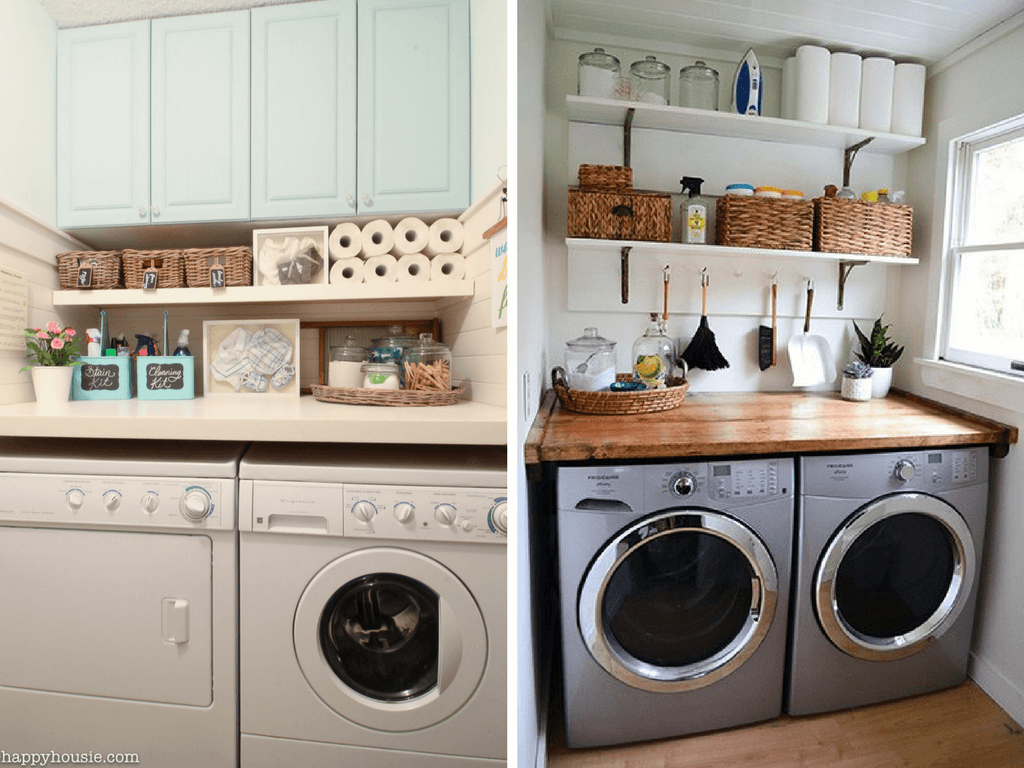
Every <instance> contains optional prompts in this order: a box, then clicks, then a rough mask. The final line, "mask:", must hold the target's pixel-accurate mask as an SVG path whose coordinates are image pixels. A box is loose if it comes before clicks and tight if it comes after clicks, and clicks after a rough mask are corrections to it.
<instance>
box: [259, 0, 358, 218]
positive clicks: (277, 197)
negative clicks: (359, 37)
mask: <svg viewBox="0 0 1024 768" xmlns="http://www.w3.org/2000/svg"><path fill="white" fill-rule="evenodd" d="M355 157H356V4H355V0H326V2H312V3H295V4H293V5H279V6H274V7H269V8H254V9H253V11H252V217H253V218H254V219H273V218H295V217H311V216H351V215H353V214H355V213H356V202H355V201H356V198H355V195H356V164H355Z"/></svg>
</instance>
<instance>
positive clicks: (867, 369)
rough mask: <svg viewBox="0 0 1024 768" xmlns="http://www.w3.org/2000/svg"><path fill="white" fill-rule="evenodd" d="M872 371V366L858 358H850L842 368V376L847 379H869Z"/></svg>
mask: <svg viewBox="0 0 1024 768" xmlns="http://www.w3.org/2000/svg"><path fill="white" fill-rule="evenodd" d="M874 372H875V371H874V368H872V367H871V366H870V365H868V364H867V363H864V362H861V361H860V360H851V361H850V362H849V363H847V364H846V367H845V368H843V376H845V377H846V378H848V379H870V378H871V374H872V373H874Z"/></svg>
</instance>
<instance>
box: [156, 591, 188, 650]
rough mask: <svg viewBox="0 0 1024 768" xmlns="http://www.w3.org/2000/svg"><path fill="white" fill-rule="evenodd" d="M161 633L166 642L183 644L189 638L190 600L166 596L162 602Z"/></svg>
mask: <svg viewBox="0 0 1024 768" xmlns="http://www.w3.org/2000/svg"><path fill="white" fill-rule="evenodd" d="M160 609H161V610H160V613H161V619H162V621H161V635H162V636H163V639H164V642H165V643H174V644H175V645H181V644H183V643H187V642H188V639H189V630H188V600H175V599H174V598H173V597H167V598H164V599H163V601H162V602H161V603H160Z"/></svg>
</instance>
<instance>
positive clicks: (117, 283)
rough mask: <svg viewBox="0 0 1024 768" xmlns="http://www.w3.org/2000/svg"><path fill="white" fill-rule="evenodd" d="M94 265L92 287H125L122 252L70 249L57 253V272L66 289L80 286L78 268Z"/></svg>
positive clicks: (69, 289) (62, 287) (61, 284)
mask: <svg viewBox="0 0 1024 768" xmlns="http://www.w3.org/2000/svg"><path fill="white" fill-rule="evenodd" d="M81 266H90V267H92V285H90V286H89V287H90V288H95V289H99V290H104V289H107V288H124V283H123V282H121V254H120V252H119V251H69V252H68V253H58V254H57V273H58V274H59V275H60V287H61V289H62V290H65V291H72V290H75V289H76V288H78V268H79V267H81Z"/></svg>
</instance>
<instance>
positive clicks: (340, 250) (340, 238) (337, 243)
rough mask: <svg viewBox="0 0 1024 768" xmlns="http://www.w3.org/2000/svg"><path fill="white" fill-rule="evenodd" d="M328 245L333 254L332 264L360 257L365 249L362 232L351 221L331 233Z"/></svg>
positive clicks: (340, 225)
mask: <svg viewBox="0 0 1024 768" xmlns="http://www.w3.org/2000/svg"><path fill="white" fill-rule="evenodd" d="M328 245H329V250H330V252H331V263H333V262H335V261H337V260H338V259H350V258H352V257H353V256H358V255H359V251H361V250H362V248H363V234H362V230H361V229H359V225H358V224H353V223H352V222H350V221H347V222H345V223H344V224H339V225H338V226H336V227H335V228H334V231H333V232H331V237H330V240H329V241H328Z"/></svg>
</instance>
